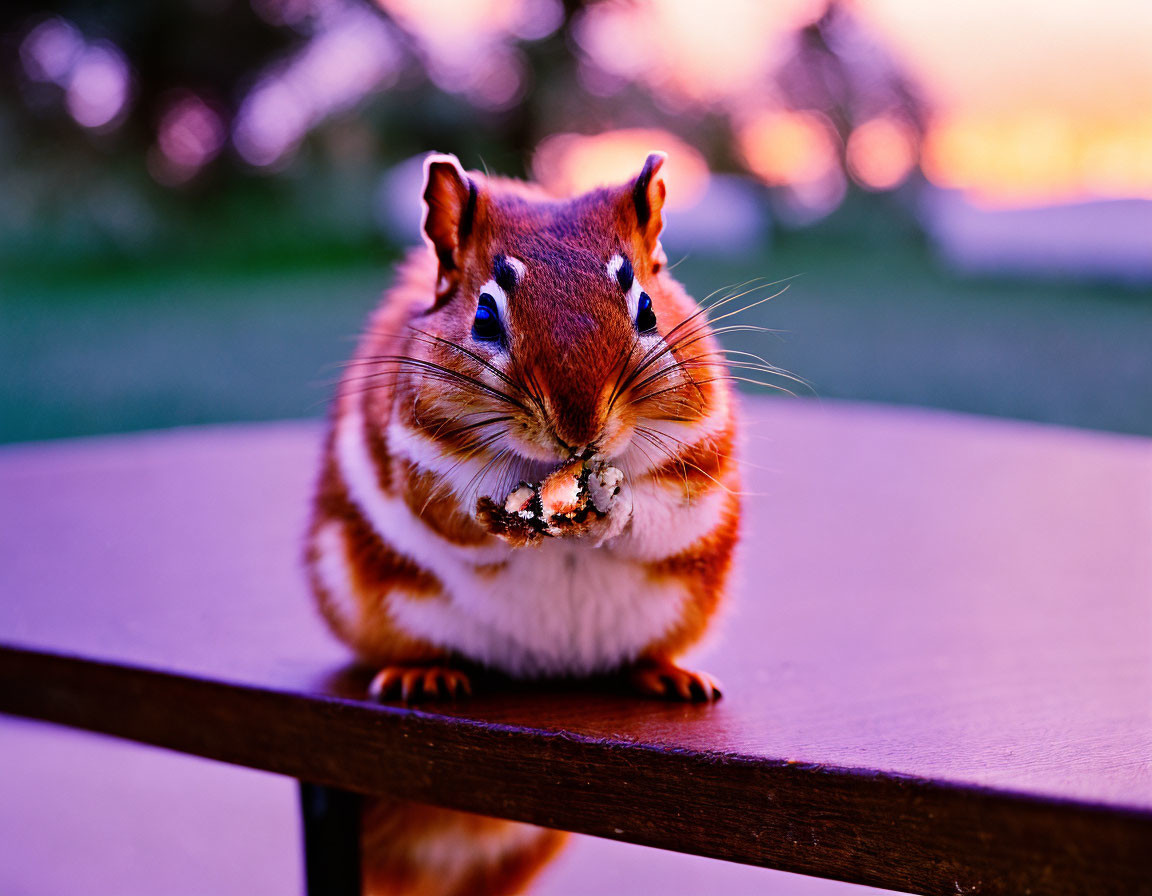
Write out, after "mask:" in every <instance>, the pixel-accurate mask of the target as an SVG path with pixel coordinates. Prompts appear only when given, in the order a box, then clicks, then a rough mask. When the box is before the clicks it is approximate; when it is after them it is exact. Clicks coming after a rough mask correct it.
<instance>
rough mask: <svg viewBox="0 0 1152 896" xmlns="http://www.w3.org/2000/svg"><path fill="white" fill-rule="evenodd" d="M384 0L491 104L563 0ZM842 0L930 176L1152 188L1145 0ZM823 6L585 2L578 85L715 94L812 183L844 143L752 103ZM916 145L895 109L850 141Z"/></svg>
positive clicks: (744, 147) (1036, 191) (746, 140)
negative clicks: (893, 116) (889, 72)
mask: <svg viewBox="0 0 1152 896" xmlns="http://www.w3.org/2000/svg"><path fill="white" fill-rule="evenodd" d="M376 2H377V3H378V4H379V5H380V6H381V7H383V8H385V9H386V10H387V11H388V12H389V13H390V14H391V15H393V16H394V17H395V18H396V20H397V21H398V22H400V23H401V24H403V26H404V27H405V28H406V29H408V30H409V31H410V33H412V34H414V35H415V36H416V38H417V40H418V41H419V42H420V44H421V46H422V48H423V50H424V51H425V52H426V53H427V55H428V57H429V59H430V73H431V75H432V77H433V80H434V81H435V82H436V83H437V84H439V85H440V86H442V87H444V88H445V89H448V90H454V91H457V92H463V93H464V94H465V95H466V96H468V97H469V98H472V99H474V100H475V101H477V102H480V103H481V104H484V105H488V106H491V107H494V108H503V107H506V106H507V105H509V104H510V103H512V102H514V101H515V99H516V98H518V97H519V96H521V95H523V92H524V91H525V90H527V89H529V88H530V85H531V79H530V73H528V72H527V71H526V70H525V69H524V67H523V61H522V59H521V57H520V56H519V55H518V53H517V51H516V50H515V47H514V45H513V44H512V43H511V42H510V41H509V38H508V35H509V34H511V35H519V36H523V37H530V36H531V35H537V36H538V35H540V34H543V33H547V31H548V30H549V29H551V28H554V27H556V26H557V25H558V24H559V21H560V13H561V12H562V4H561V3H560V2H559V0H475V2H473V0H376ZM846 5H847V8H848V10H849V12H850V13H852V14H853V15H855V16H857V17H858V18H859V20H860V21H861V23H862V25H863V27H864V28H865V29H867V30H868V32H869V33H870V34H872V35H873V36H874V38H875V40H876V42H877V43H878V44H879V45H881V46H883V47H885V48H886V49H888V50H889V51H891V53H892V56H893V57H894V58H895V59H896V60H897V62H898V63H900V64H901V65H902V66H903V67H904V68H905V69H906V70H907V71H908V73H909V74H910V76H911V78H912V80H913V82H914V83H915V84H917V85H918V87H919V88H920V89H921V90H922V92H923V94H924V96H925V97H926V98H927V99H928V101H929V103H930V105H931V107H932V109H933V111H934V113H935V114H934V117H933V119H932V123H931V125H930V128H931V129H930V132H929V134H928V136H927V140H926V145H925V147H924V148H923V152H924V154H925V160H924V163H923V164H924V165H925V168H926V173H927V174H928V175H929V177H930V179H931V180H932V181H934V182H935V183H937V184H940V185H942V186H948V187H958V188H962V189H965V190H968V191H972V192H974V193H976V194H977V195H978V196H980V197H983V198H984V199H985V201H989V202H999V203H1001V204H1004V203H1014V202H1021V201H1025V202H1045V201H1063V200H1068V199H1080V198H1090V197H1093V196H1099V197H1120V196H1152V173H1150V172H1149V168H1150V167H1152V137H1150V136H1149V132H1150V131H1152V121H1150V117H1149V112H1148V110H1150V109H1152V52H1150V51H1149V47H1152V3H1150V2H1149V0H1109V2H1108V3H1098V2H1091V0H1045V2H1044V3H1042V4H1039V5H1037V4H1036V3H1023V2H1017V3H1005V2H1003V0H966V2H965V3H962V4H940V3H925V2H923V0H846ZM824 6H825V3H824V0H779V2H772V3H765V2H762V0H709V2H708V3H707V4H706V5H701V4H700V3H699V2H697V0H604V2H601V3H596V4H590V5H589V6H588V7H587V8H586V10H585V11H584V12H582V13H581V14H580V15H579V17H578V18H577V20H576V22H575V25H574V36H575V38H576V40H577V41H578V43H579V46H580V49H581V51H582V53H583V55H584V56H585V58H586V60H587V61H588V62H590V64H586V65H585V66H584V67H585V69H588V70H595V71H597V72H599V73H600V74H601V77H600V78H599V79H596V78H588V79H587V81H586V84H593V83H595V84H597V85H599V86H600V88H603V92H605V93H609V92H611V91H612V90H613V89H615V88H616V87H619V86H620V85H622V84H623V83H626V82H628V81H638V82H641V83H643V84H645V85H647V86H648V87H649V88H651V89H652V91H653V93H654V95H655V97H656V100H657V101H658V102H659V103H661V104H662V105H664V106H666V107H668V106H671V107H681V106H684V105H685V104H691V103H704V104H717V105H719V106H721V107H722V108H724V109H725V110H727V111H728V112H729V113H731V114H732V116H733V117H734V118H735V119H736V120H737V123H738V127H737V130H738V133H739V137H738V147H737V148H738V150H739V151H740V152H742V153H743V155H744V157H745V158H746V159H747V161H748V163H749V166H750V167H751V168H752V169H753V170H754V171H755V172H756V173H757V174H758V175H759V176H760V177H761V178H763V179H764V180H765V181H766V182H768V183H772V184H790V185H795V184H798V183H816V182H818V181H821V180H822V179H823V178H825V177H826V176H827V175H828V171H829V170H830V169H829V167H828V166H829V165H831V164H833V163H834V156H835V152H836V151H837V147H836V144H835V143H834V142H830V139H831V138H830V136H829V134H828V133H827V131H826V130H825V129H823V127H822V125H820V124H819V120H818V119H817V120H816V122H817V123H816V124H814V123H813V121H810V120H808V121H806V120H804V119H803V118H802V117H800V118H797V117H790V116H784V117H781V116H780V115H779V114H778V113H769V112H761V113H757V111H756V110H765V109H771V108H772V107H773V105H774V104H775V103H777V102H778V98H776V97H774V96H773V95H772V87H771V84H772V72H773V71H774V70H775V69H776V67H777V66H778V65H779V64H780V63H781V62H782V61H783V55H784V54H783V50H784V48H785V41H786V39H787V38H788V36H789V34H790V32H791V31H792V30H794V29H795V28H797V27H800V26H802V25H804V24H805V23H807V22H808V21H811V20H812V19H813V18H814V17H816V16H817V15H819V14H820V12H821V11H822V10H823V8H824ZM849 50H851V48H849ZM585 74H586V73H585ZM598 92H599V89H598ZM740 122H743V124H740ZM889 124H890V123H889ZM646 148H647V147H645V149H646ZM598 151H599V150H598ZM912 152H914V149H913V150H912ZM908 153H909V150H908V148H907V147H906V145H905V142H904V138H903V137H901V136H900V135H899V134H897V133H896V132H895V131H894V130H891V129H890V128H889V127H888V124H875V123H873V122H869V123H867V124H865V125H864V126H863V127H862V128H861V129H860V131H859V132H858V133H857V134H855V135H854V136H853V138H852V139H851V140H850V143H849V146H848V148H847V156H848V162H849V171H850V173H851V175H852V176H853V177H854V178H855V179H856V180H857V181H859V182H860V183H861V184H862V185H864V186H865V187H870V188H873V189H884V188H886V186H887V185H890V184H895V183H898V182H899V181H900V180H901V179H902V178H903V177H904V176H905V175H906V173H907V172H906V170H905V167H906V165H907V160H906V159H907V155H908ZM632 164H634V163H632V162H631V160H630V161H629V166H628V167H629V169H630V168H631V166H632ZM611 170H613V171H617V172H618V171H619V170H621V169H620V168H614V169H611Z"/></svg>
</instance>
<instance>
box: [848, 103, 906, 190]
mask: <svg viewBox="0 0 1152 896" xmlns="http://www.w3.org/2000/svg"><path fill="white" fill-rule="evenodd" d="M847 160H848V172H849V173H850V174H851V175H852V179H853V180H855V181H856V183H858V184H859V185H860V186H862V187H864V188H865V189H867V190H891V189H893V188H895V187H898V186H900V184H902V183H903V182H904V181H905V180H907V178H908V175H909V174H910V173H911V172H912V169H913V167H914V166H915V165H916V136H915V134H914V133H913V132H912V129H911V128H909V127H908V126H907V125H906V124H905V123H904V122H902V121H900V120H899V119H896V118H873V119H872V120H870V121H866V122H864V123H863V124H862V125H860V126H859V127H857V128H856V129H855V130H853V131H852V134H851V136H849V138H848V146H847Z"/></svg>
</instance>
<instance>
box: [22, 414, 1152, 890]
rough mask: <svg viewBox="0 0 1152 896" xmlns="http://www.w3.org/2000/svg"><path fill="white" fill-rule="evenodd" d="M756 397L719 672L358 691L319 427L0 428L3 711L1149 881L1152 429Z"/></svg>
mask: <svg viewBox="0 0 1152 896" xmlns="http://www.w3.org/2000/svg"><path fill="white" fill-rule="evenodd" d="M746 418H747V425H746V427H745V437H744V441H745V445H744V454H745V456H746V457H747V458H748V459H749V463H748V464H747V472H746V488H747V491H748V492H749V497H748V498H747V501H746V509H745V520H746V536H745V541H744V545H743V550H742V554H741V561H740V568H739V571H738V573H737V585H736V588H735V590H734V594H733V600H732V602H731V608H730V612H729V613H728V616H727V618H726V620H725V621H724V623H723V624H722V625H721V627H720V631H719V634H718V636H717V638H716V639H715V641H714V643H713V644H712V645H711V646H710V648H709V649H706V650H705V651H704V652H703V653H702V655H701V658H700V663H699V664H700V665H701V666H702V667H704V668H707V669H708V670H709V671H711V672H713V673H715V674H716V675H717V676H718V677H720V678H721V680H723V681H724V683H725V685H726V688H725V699H724V700H722V701H721V702H720V703H718V704H716V705H714V706H696V705H680V704H673V703H662V702H655V701H648V700H642V699H639V698H634V697H630V696H625V695H623V694H621V693H620V692H619V690H618V688H617V687H615V685H614V684H613V683H612V682H594V683H589V684H569V685H561V684H555V683H552V684H543V685H540V684H538V685H498V686H494V687H492V688H490V689H489V690H487V691H486V692H484V693H481V694H479V695H477V697H476V698H475V699H473V700H470V701H468V702H464V703H460V704H457V705H447V706H440V705H437V706H430V707H423V708H418V709H409V708H404V707H400V706H395V705H383V706H380V705H374V704H371V703H368V702H366V701H363V700H361V699H360V695H361V694H362V693H363V688H364V685H365V683H366V681H367V677H368V675H369V671H368V670H363V669H358V668H356V667H355V666H353V665H351V664H350V663H349V660H348V656H347V654H346V652H345V651H344V650H343V648H342V647H341V646H340V645H338V644H337V643H335V642H334V641H333V640H332V639H331V638H330V637H329V636H328V634H327V633H326V631H325V629H324V627H323V626H322V624H321V623H320V621H319V619H318V617H317V616H316V614H315V613H314V611H313V609H312V606H311V602H310V598H309V596H308V593H307V590H306V588H305V585H304V581H303V577H302V575H301V571H300V564H299V557H300V552H301V545H302V531H303V525H304V516H305V512H306V505H307V496H308V493H309V489H310V484H311V481H312V477H313V475H314V468H315V466H316V461H317V458H318V452H319V437H320V432H319V428H318V426H316V425H315V424H311V423H291V424H273V425H256V426H241V427H213V428H199V429H189V430H176V431H170V432H164V433H152V434H141V435H129V436H120V437H114V438H103V439H89V440H80V441H74V442H60V443H49V444H43V445H26V446H9V447H6V448H3V449H0V560H2V562H0V594H2V595H3V599H0V711H5V712H9V713H13V714H17V715H26V716H31V717H36V718H44V719H47V720H49V721H55V722H60V723H63V724H67V725H72V726H75V727H80V728H87V729H90V730H96V731H103V732H106V733H111V734H115V735H118V736H121V737H127V738H131V739H134V740H139V741H143V742H147V743H153V744H158V745H161V746H166V747H171V748H173V749H177V750H181V751H184V752H189V753H195V754H198V755H203V756H208V757H211V758H216V759H222V760H224V761H228V762H234V763H238V764H242V765H248V766H252V767H256V768H263V769H266V770H269V771H274V772H279V773H282V774H288V775H293V776H296V777H301V778H305V779H309V780H313V781H316V782H320V783H326V784H331V785H334V786H340V787H346V788H349V789H355V790H359V791H362V792H393V793H399V794H402V795H406V796H410V797H413V798H417V799H423V800H427V801H429V802H435V803H438V804H442V805H448V806H454V807H458V808H463V809H470V810H473V811H483V812H487V813H489V814H497V815H502V816H505V817H509V818H518V819H523V820H528V821H534V822H537V823H542V824H547V825H551V826H555V827H561V828H566V829H569V830H577V831H583V832H585V833H591V834H596V835H599V836H605V837H611V838H615V839H621V840H628V841H632V842H637V843H643V844H646V845H652V846H660V847H665V848H670V849H676V850H679V851H684V852H694V853H698V854H701V855H709V856H715V857H719V858H728V859H733V860H736V861H742V862H748V863H753V864H761V865H766V866H769V867H776V868H782V869H784V870H791V871H799V872H803V873H809V874H818V875H820V876H825V877H832V878H837V879H841V880H848V881H854V882H859V883H868V884H872V885H874V886H881V887H888V888H892V889H901V890H909V891H914V892H980V893H993V892H1005V893H1008V892H1025V891H1026V890H1027V889H1031V890H1032V891H1033V892H1069V893H1071V892H1080V891H1083V890H1085V889H1091V890H1092V892H1098V893H1104V892H1118V893H1119V892H1124V893H1137V892H1152V890H1150V889H1149V888H1150V887H1152V884H1150V881H1152V442H1149V441H1148V440H1144V439H1138V438H1133V437H1124V436H1115V435H1105V434H1099V433H1088V432H1081V431H1071V430H1063V429H1058V428H1053V427H1042V426H1036V425H1031V424H1021V423H1011V422H1005V421H991V420H984V419H979V418H972V417H963V416H958V415H948V414H940V413H931V412H923V411H910V410H896V409H887V408H880V407H864V406H856V405H848V404H837V403H825V404H819V405H818V404H812V403H806V402H784V401H765V400H761V401H748V403H747V407H746ZM1089 882H1091V886H1089Z"/></svg>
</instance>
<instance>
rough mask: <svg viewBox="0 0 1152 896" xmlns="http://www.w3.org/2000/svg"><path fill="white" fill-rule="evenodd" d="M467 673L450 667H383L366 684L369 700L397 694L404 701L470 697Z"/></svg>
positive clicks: (470, 685) (388, 697)
mask: <svg viewBox="0 0 1152 896" xmlns="http://www.w3.org/2000/svg"><path fill="white" fill-rule="evenodd" d="M471 695H472V683H471V682H470V681H469V680H468V676H467V675H466V674H465V673H463V672H461V671H460V670H459V669H453V668H452V667H451V666H385V667H384V668H383V669H381V670H380V671H379V672H377V673H376V676H375V677H374V678H373V679H372V683H371V684H369V685H368V696H370V697H371V698H372V699H373V700H388V699H390V698H392V697H399V698H400V699H401V700H402V701H403V702H405V703H417V702H419V701H421V700H455V699H456V698H457V697H464V696H471Z"/></svg>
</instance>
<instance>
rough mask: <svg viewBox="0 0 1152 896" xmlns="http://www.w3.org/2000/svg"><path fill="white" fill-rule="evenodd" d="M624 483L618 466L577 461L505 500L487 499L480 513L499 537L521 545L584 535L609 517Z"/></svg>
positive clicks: (519, 488) (479, 505)
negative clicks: (543, 539) (559, 536)
mask: <svg viewBox="0 0 1152 896" xmlns="http://www.w3.org/2000/svg"><path fill="white" fill-rule="evenodd" d="M623 481H624V474H623V473H622V472H621V471H620V470H619V469H617V468H616V467H612V466H609V465H607V464H604V463H600V462H593V463H589V462H588V461H585V460H580V459H573V460H570V461H568V462H566V463H564V464H561V465H560V466H559V467H557V468H556V469H555V470H554V471H553V472H551V473H549V474H548V475H547V476H546V477H545V478H544V479H543V481H541V482H540V483H539V484H537V485H533V484H532V483H528V482H521V483H519V484H517V485H516V487H515V488H513V489H512V491H510V492H509V493H508V495H507V497H506V498H505V499H504V501H503V502H502V503H497V502H496V501H495V500H493V499H492V498H490V497H485V498H481V499H480V500H479V501H477V503H476V516H477V519H479V520H480V522H482V523H484V524H485V525H486V526H487V527H488V530H489V531H490V532H492V533H493V534H494V535H498V536H500V537H501V538H503V539H504V540H505V541H508V542H509V543H511V544H515V545H522V544H529V543H533V542H536V541H538V540H539V539H541V538H544V537H552V536H557V535H565V534H584V533H585V532H587V531H588V530H589V528H590V526H592V525H593V524H594V523H596V522H598V521H599V520H602V519H604V518H605V517H606V516H607V515H608V513H609V511H610V510H611V509H612V506H613V503H614V502H615V499H616V496H617V495H619V494H620V488H621V484H622V483H623ZM600 528H603V527H600Z"/></svg>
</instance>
